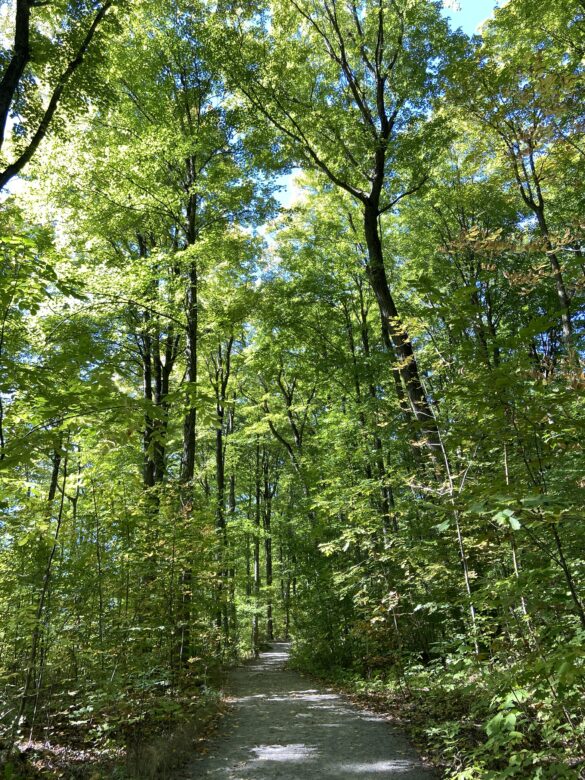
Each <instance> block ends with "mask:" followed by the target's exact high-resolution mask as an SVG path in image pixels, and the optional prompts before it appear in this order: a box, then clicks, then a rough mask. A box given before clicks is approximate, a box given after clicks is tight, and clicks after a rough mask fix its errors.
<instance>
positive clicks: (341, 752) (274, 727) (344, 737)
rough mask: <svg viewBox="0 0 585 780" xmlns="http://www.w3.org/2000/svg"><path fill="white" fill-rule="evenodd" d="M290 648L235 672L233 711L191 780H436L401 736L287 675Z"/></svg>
mask: <svg viewBox="0 0 585 780" xmlns="http://www.w3.org/2000/svg"><path fill="white" fill-rule="evenodd" d="M288 650H289V645H288V644H285V643H278V642H275V643H274V644H273V646H272V650H271V651H270V652H267V653H262V654H261V655H260V657H259V658H258V659H257V660H255V661H253V662H250V663H247V664H245V665H243V666H240V667H238V668H237V669H235V670H234V671H233V672H232V673H231V674H230V678H229V683H228V694H229V698H228V701H229V702H230V703H231V704H232V705H233V709H232V711H231V712H230V713H229V714H228V715H227V716H226V717H225V719H224V721H223V725H222V728H221V730H220V732H219V733H218V734H217V735H215V737H214V738H213V740H212V741H211V742H210V744H209V754H208V755H207V756H205V757H201V758H199V759H197V760H196V761H195V762H194V763H193V764H192V765H191V766H190V768H189V770H188V773H187V775H186V777H188V778H190V779H194V778H217V780H297V779H300V778H302V779H303V780H310V779H312V778H314V780H317V778H318V779H319V780H322V779H323V780H358V778H359V779H360V780H381V778H396V780H434V778H436V775H435V774H434V773H433V772H432V771H430V770H428V769H425V768H424V767H423V765H422V763H421V762H420V760H419V758H418V756H417V754H416V752H415V751H414V749H413V748H412V747H411V746H410V744H409V742H408V740H407V739H406V737H405V736H404V734H403V733H402V732H400V731H399V730H397V729H395V728H393V727H392V726H391V725H390V724H389V723H388V722H387V721H386V720H385V719H384V718H383V717H382V716H380V715H377V714H375V713H371V712H364V711H361V710H358V709H357V708H355V707H354V706H353V705H352V704H350V703H349V702H348V701H347V700H346V699H344V697H343V696H340V695H339V694H337V693H335V692H334V691H332V690H331V689H327V688H324V689H318V688H315V687H313V685H314V683H313V681H310V680H309V679H308V678H306V677H304V676H303V675H301V674H299V673H298V672H294V671H291V670H289V669H286V668H285V664H286V661H287V659H288Z"/></svg>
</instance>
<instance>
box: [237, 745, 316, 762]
mask: <svg viewBox="0 0 585 780" xmlns="http://www.w3.org/2000/svg"><path fill="white" fill-rule="evenodd" d="M252 753H254V755H255V758H256V760H258V761H306V760H307V759H310V758H313V757H314V756H316V755H317V748H316V747H313V746H311V745H259V746H258V747H255V748H252Z"/></svg>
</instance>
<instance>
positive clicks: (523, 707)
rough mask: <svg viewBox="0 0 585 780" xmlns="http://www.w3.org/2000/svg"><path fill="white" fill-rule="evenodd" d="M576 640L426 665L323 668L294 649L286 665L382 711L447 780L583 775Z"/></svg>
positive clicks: (320, 657) (368, 661) (557, 779)
mask: <svg viewBox="0 0 585 780" xmlns="http://www.w3.org/2000/svg"><path fill="white" fill-rule="evenodd" d="M582 640H583V637H582V636H581V635H578V636H577V637H576V638H575V640H574V641H573V642H570V643H566V644H564V645H563V646H559V647H557V648H556V650H555V652H553V653H549V654H548V656H547V657H546V659H545V658H543V657H541V656H539V655H538V654H537V653H535V654H534V655H531V656H530V657H528V658H527V657H526V656H523V657H521V658H520V657H519V658H517V659H506V658H504V657H499V658H491V659H483V660H481V661H477V660H476V659H475V658H474V657H473V654H471V653H470V652H469V648H463V647H462V648H460V650H459V651H458V652H454V653H452V654H451V655H448V656H443V657H442V658H440V659H437V660H435V661H434V662H429V663H427V664H423V663H421V662H420V661H419V660H418V659H416V658H413V657H409V658H403V659H402V663H396V659H393V663H392V665H385V664H384V659H383V658H374V659H372V658H367V657H356V658H354V660H353V662H352V663H351V664H346V665H343V666H342V665H331V663H330V660H328V659H327V653H326V652H325V653H323V652H320V651H319V650H318V649H317V652H315V647H312V648H311V647H310V646H309V645H297V646H296V647H295V648H294V650H293V661H292V663H293V664H294V665H295V666H296V667H297V668H301V669H303V670H304V671H308V672H311V673H313V674H316V675H318V676H319V677H321V678H322V679H325V680H327V681H328V682H329V683H332V684H334V685H336V686H337V687H339V688H340V689H342V690H343V691H344V692H346V693H348V694H349V695H350V696H351V697H352V698H354V700H356V701H357V702H358V703H361V704H365V705H367V706H369V707H373V708H375V709H377V710H381V711H384V712H385V713H387V714H388V715H389V716H390V718H391V719H392V721H393V722H395V723H396V724H398V725H400V726H402V727H403V728H404V729H405V730H406V731H407V732H408V733H409V735H410V736H411V738H412V740H413V742H415V743H416V744H417V746H418V747H419V748H420V749H421V750H422V752H423V754H425V756H426V757H427V758H429V759H430V760H431V761H432V763H434V764H435V765H436V766H437V767H439V768H440V769H441V770H442V771H443V772H444V777H445V778H446V780H504V779H505V778H531V779H532V780H569V779H570V780H578V779H579V778H585V747H584V746H585V720H584V714H585V698H584V695H583V694H584V689H583V682H584V677H583V666H584V665H583V660H584V657H583V641H582Z"/></svg>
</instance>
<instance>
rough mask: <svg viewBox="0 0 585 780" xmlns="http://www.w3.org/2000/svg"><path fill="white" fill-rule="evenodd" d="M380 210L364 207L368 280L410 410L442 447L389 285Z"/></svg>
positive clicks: (375, 207)
mask: <svg viewBox="0 0 585 780" xmlns="http://www.w3.org/2000/svg"><path fill="white" fill-rule="evenodd" d="M378 217H379V211H378V208H377V206H376V205H375V204H372V203H371V202H368V203H366V204H364V233H365V237H366V244H367V247H368V267H367V273H368V279H369V280H370V284H371V285H372V290H373V291H374V294H375V296H376V300H377V302H378V307H379V309H380V316H381V318H382V327H383V329H387V332H388V334H389V336H390V340H391V342H392V346H393V349H394V352H395V355H396V359H397V361H398V372H399V375H400V379H401V382H402V386H403V388H404V391H405V393H406V397H407V399H408V403H409V407H410V411H411V413H412V414H413V416H414V417H415V419H416V420H417V421H418V422H419V423H421V428H422V432H423V434H424V435H425V436H426V437H427V439H428V441H429V443H430V444H431V446H438V442H437V436H436V425H435V421H434V416H433V413H432V411H431V408H430V405H429V402H428V400H427V397H426V394H425V392H424V389H423V386H422V382H421V379H420V374H419V370H418V365H417V362H416V357H415V354H414V350H413V348H412V342H411V341H410V338H409V335H408V332H407V331H406V329H405V327H404V325H403V323H402V320H401V318H400V315H399V314H398V310H397V308H396V304H395V302H394V298H393V297H392V293H391V292H390V286H389V284H388V278H387V275H386V268H385V265H384V255H383V251H382V240H381V237H380V228H379V223H378Z"/></svg>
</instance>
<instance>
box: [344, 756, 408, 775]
mask: <svg viewBox="0 0 585 780" xmlns="http://www.w3.org/2000/svg"><path fill="white" fill-rule="evenodd" d="M338 766H339V771H340V773H341V772H342V771H343V772H352V773H355V774H356V775H361V774H372V773H376V774H378V773H379V774H382V773H386V772H393V773H394V774H402V773H403V772H404V773H406V772H412V770H413V769H416V768H418V767H417V765H416V764H414V763H413V762H412V761H400V760H397V761H368V762H363V763H359V764H357V763H356V764H339V765H338Z"/></svg>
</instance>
